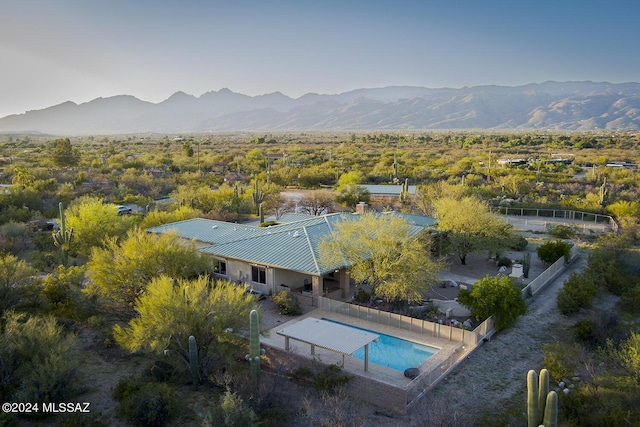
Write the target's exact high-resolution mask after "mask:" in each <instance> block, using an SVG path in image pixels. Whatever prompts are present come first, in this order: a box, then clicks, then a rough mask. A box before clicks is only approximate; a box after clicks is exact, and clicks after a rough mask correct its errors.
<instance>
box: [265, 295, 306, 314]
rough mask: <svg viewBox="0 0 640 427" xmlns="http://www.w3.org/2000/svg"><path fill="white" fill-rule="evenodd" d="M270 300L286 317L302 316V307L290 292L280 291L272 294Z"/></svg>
mask: <svg viewBox="0 0 640 427" xmlns="http://www.w3.org/2000/svg"><path fill="white" fill-rule="evenodd" d="M271 299H272V300H273V303H274V304H275V305H276V306H277V307H278V308H279V309H280V313H281V314H284V315H287V316H299V315H300V314H302V307H300V302H299V301H298V298H296V297H295V296H294V295H292V294H291V292H287V291H280V292H278V293H276V294H274V295H273V296H272V297H271Z"/></svg>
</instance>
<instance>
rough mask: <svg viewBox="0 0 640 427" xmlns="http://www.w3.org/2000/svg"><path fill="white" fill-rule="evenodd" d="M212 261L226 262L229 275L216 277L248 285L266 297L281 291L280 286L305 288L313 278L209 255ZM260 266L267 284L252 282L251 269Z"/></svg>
mask: <svg viewBox="0 0 640 427" xmlns="http://www.w3.org/2000/svg"><path fill="white" fill-rule="evenodd" d="M208 256H209V258H211V261H212V263H213V261H214V260H215V259H221V260H224V261H225V263H226V266H227V274H226V275H222V274H214V276H215V277H219V278H224V279H229V280H231V281H232V282H236V283H238V284H242V285H248V286H250V287H251V288H252V289H255V290H259V291H261V292H262V293H263V294H265V295H272V294H274V293H276V292H279V291H280V290H281V287H280V285H282V284H284V285H286V286H288V287H289V289H296V288H300V287H302V286H304V281H305V279H307V280H309V283H311V276H309V275H308V274H303V273H297V272H295V271H289V270H282V269H278V268H273V267H267V266H264V265H260V264H252V263H248V262H245V261H239V260H234V259H223V258H218V257H214V256H211V255H208ZM253 266H258V267H261V268H264V269H265V273H266V274H265V279H266V282H267V283H265V284H263V283H258V282H254V281H253V280H251V279H252V278H251V268H252V267H253Z"/></svg>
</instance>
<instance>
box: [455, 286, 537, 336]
mask: <svg viewBox="0 0 640 427" xmlns="http://www.w3.org/2000/svg"><path fill="white" fill-rule="evenodd" d="M458 301H460V304H462V305H464V306H465V307H468V308H469V310H470V311H471V314H472V315H473V316H475V317H479V318H480V319H482V320H484V319H486V318H487V317H489V316H493V319H494V320H495V328H496V330H498V331H499V330H501V329H504V328H507V327H509V326H510V325H511V324H512V323H513V322H515V320H516V319H517V318H518V316H521V315H523V314H525V313H526V312H527V304H526V303H525V301H524V300H523V299H522V292H521V291H520V290H519V289H518V288H516V287H515V286H514V285H513V283H512V282H511V280H510V279H509V278H508V277H506V276H485V277H484V278H482V279H480V280H478V281H477V282H476V283H475V284H474V285H473V289H472V290H470V291H469V290H467V289H460V292H459V293H458Z"/></svg>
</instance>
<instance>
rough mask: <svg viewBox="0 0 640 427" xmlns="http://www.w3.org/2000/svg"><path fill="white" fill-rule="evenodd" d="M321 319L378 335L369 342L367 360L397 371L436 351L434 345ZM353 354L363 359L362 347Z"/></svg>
mask: <svg viewBox="0 0 640 427" xmlns="http://www.w3.org/2000/svg"><path fill="white" fill-rule="evenodd" d="M323 320H326V321H328V322H332V323H337V324H339V325H343V326H348V327H350V328H354V329H360V330H361V331H366V332H371V333H373V334H377V335H380V338H378V341H376V342H372V343H371V344H369V362H371V363H375V364H376V365H382V366H386V367H387V368H391V369H395V370H398V371H402V372H404V370H405V369H407V368H417V367H419V366H420V365H422V364H423V363H424V361H425V360H427V359H428V358H430V357H431V356H433V355H434V354H435V353H436V352H437V351H438V349H437V348H435V347H429V346H428V345H424V344H418V343H415V342H411V341H407V340H403V339H402V338H398V337H393V336H391V335H386V334H381V333H380V332H376V331H372V330H369V329H364V328H358V327H357V326H352V325H348V324H346V323H342V322H336V321H335V320H329V319H323ZM353 356H354V357H355V358H357V359H360V360H364V347H362V348H361V349H359V350H358V351H356V352H355V353H353Z"/></svg>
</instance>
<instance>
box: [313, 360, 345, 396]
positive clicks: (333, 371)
mask: <svg viewBox="0 0 640 427" xmlns="http://www.w3.org/2000/svg"><path fill="white" fill-rule="evenodd" d="M350 380H351V377H349V376H347V375H343V374H342V369H341V368H340V367H339V366H338V365H335V364H334V365H329V366H327V367H326V368H324V369H323V370H322V371H321V372H319V373H318V374H316V377H315V379H314V380H313V384H314V385H315V386H316V388H317V389H318V390H321V391H333V390H335V389H337V388H338V387H341V386H343V385H345V384H347V383H348V382H349V381H350Z"/></svg>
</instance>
